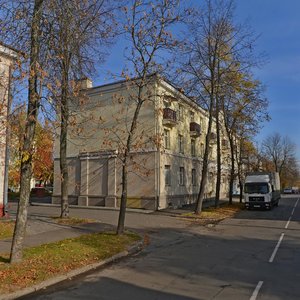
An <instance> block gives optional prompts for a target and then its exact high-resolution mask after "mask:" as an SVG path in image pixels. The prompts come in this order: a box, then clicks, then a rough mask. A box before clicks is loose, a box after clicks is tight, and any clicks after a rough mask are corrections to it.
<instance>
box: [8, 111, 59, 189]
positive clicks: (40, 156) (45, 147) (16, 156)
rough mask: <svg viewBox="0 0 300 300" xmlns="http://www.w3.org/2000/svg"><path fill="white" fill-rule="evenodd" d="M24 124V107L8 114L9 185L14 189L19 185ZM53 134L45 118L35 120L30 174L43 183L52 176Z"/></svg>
mask: <svg viewBox="0 0 300 300" xmlns="http://www.w3.org/2000/svg"><path fill="white" fill-rule="evenodd" d="M25 124H26V111H25V109H24V107H21V108H20V109H19V110H16V111H15V112H14V113H13V114H12V115H11V116H10V138H9V141H10V143H9V144H10V146H9V147H10V149H11V150H10V167H9V185H10V186H11V187H13V188H15V189H19V187H20V166H21V161H22V147H23V142H24V140H23V137H24V129H25ZM53 136H54V135H53V128H52V126H51V124H50V123H49V122H48V121H47V120H46V121H45V122H44V124H43V123H41V122H40V121H37V125H36V132H35V137H34V148H35V151H34V154H33V158H32V165H33V170H32V174H33V177H34V178H35V179H36V180H39V181H41V182H44V183H46V182H48V181H50V180H51V179H52V177H53Z"/></svg>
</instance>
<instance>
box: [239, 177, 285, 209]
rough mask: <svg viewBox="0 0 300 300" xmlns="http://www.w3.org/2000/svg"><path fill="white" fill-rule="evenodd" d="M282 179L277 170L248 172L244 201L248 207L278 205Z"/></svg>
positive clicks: (269, 207)
mask: <svg viewBox="0 0 300 300" xmlns="http://www.w3.org/2000/svg"><path fill="white" fill-rule="evenodd" d="M279 199H280V179H279V174H278V173H277V172H253V173H248V174H247V175H246V178H245V185H244V202H245V206H246V208H247V209H250V208H266V209H272V207H273V206H278V203H279Z"/></svg>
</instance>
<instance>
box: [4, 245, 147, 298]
mask: <svg viewBox="0 0 300 300" xmlns="http://www.w3.org/2000/svg"><path fill="white" fill-rule="evenodd" d="M142 248H143V242H137V243H136V244H134V245H132V246H130V247H128V249H127V250H125V251H123V252H120V253H118V254H115V255H113V256H112V257H109V258H107V259H104V260H102V261H100V262H96V263H94V264H91V265H87V266H85V267H82V268H79V269H75V270H72V271H70V272H68V273H67V274H64V275H58V276H56V277H54V278H50V279H47V280H45V281H43V282H41V283H38V284H36V285H33V286H31V287H28V288H25V289H22V290H20V291H17V292H14V293H10V294H6V295H3V296H0V300H12V299H17V298H19V297H24V296H26V295H29V294H32V293H34V292H37V291H39V290H42V289H46V288H48V287H50V286H52V285H55V284H58V283H60V282H62V281H66V280H71V279H72V278H73V277H76V276H78V275H82V274H84V273H87V272H89V271H91V270H96V269H98V268H99V267H104V266H105V265H107V264H109V263H112V262H114V261H117V260H119V259H121V258H124V257H127V256H129V255H131V254H134V253H137V252H139V251H140V250H141V249H142Z"/></svg>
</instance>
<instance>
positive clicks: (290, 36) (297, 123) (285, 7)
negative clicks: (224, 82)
mask: <svg viewBox="0 0 300 300" xmlns="http://www.w3.org/2000/svg"><path fill="white" fill-rule="evenodd" d="M191 2H192V3H193V2H194V3H195V4H198V3H201V1H200V0H193V1H191ZM236 18H237V20H238V21H239V22H242V23H243V22H245V21H246V20H247V22H248V24H249V25H250V26H251V28H252V29H253V30H254V32H255V33H256V34H258V35H260V37H259V39H258V40H257V43H256V47H255V50H256V51H257V52H265V53H266V54H267V60H268V62H267V63H266V64H265V65H264V66H263V67H262V68H261V69H259V70H255V75H256V76H257V78H258V79H259V80H261V81H262V83H263V84H264V85H265V86H266V93H265V95H266V97H267V98H268V100H269V102H270V106H269V113H270V116H271V118H272V120H271V121H270V122H268V123H266V124H264V127H263V129H262V130H261V132H260V134H259V135H258V136H257V140H258V141H261V140H263V139H264V138H265V137H266V136H268V135H270V134H272V133H274V132H279V133H280V134H281V135H283V136H285V135H287V136H289V138H290V139H291V140H292V141H293V142H294V143H295V144H296V145H297V158H298V160H299V161H300V99H299V98H300V1H299V0H285V1H282V0H236ZM125 44H126V42H125V41H124V40H123V39H120V40H119V41H118V42H117V44H116V46H114V47H113V48H112V49H111V54H110V56H109V57H108V59H107V62H106V64H105V65H104V66H102V68H101V69H100V70H99V71H100V72H101V74H102V76H100V77H99V79H98V80H96V82H95V84H102V83H105V82H107V81H112V80H111V77H110V76H108V75H107V76H105V75H104V74H105V73H104V72H105V71H107V70H111V72H113V73H117V72H118V71H120V70H121V69H122V66H123V62H124V60H123V57H122V56H123V49H124V47H125Z"/></svg>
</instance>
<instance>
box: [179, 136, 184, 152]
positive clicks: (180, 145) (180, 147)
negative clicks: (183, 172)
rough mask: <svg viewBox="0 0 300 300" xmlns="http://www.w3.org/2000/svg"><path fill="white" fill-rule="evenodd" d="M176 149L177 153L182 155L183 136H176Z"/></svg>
mask: <svg viewBox="0 0 300 300" xmlns="http://www.w3.org/2000/svg"><path fill="white" fill-rule="evenodd" d="M178 149H179V153H184V142H183V135H181V134H179V135H178Z"/></svg>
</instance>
